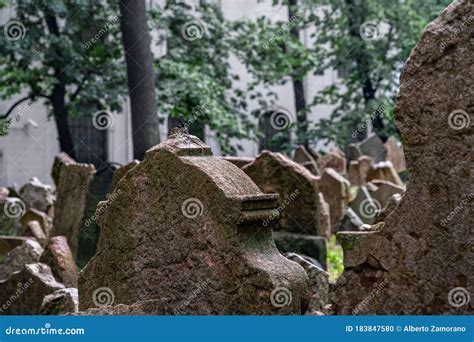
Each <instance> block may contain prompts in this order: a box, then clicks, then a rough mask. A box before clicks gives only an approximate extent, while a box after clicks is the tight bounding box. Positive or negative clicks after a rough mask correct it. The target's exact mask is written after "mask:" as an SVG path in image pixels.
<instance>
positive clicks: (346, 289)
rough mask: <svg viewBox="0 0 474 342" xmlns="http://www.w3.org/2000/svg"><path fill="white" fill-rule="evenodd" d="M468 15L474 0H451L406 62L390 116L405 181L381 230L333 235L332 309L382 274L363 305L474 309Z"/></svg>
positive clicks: (424, 310)
mask: <svg viewBox="0 0 474 342" xmlns="http://www.w3.org/2000/svg"><path fill="white" fill-rule="evenodd" d="M473 13H474V3H473V2H472V1H467V0H460V1H455V2H453V3H452V4H451V5H450V6H449V7H448V8H447V9H445V10H444V11H443V13H442V14H441V15H440V16H439V17H438V18H437V19H436V20H435V21H433V22H431V23H430V24H429V25H428V26H427V28H426V30H425V32H424V33H423V34H422V37H421V39H420V41H419V42H418V44H417V45H416V46H415V48H414V49H413V51H412V53H411V55H410V58H409V59H408V61H407V63H406V64H405V66H404V70H403V73H402V75H401V86H400V93H399V95H398V98H397V104H396V106H395V110H394V116H395V123H396V125H397V128H398V129H399V131H400V134H401V137H402V140H403V142H404V149H405V155H406V161H407V167H408V170H409V172H410V182H409V185H408V187H407V191H406V192H405V193H404V195H403V197H402V199H401V202H400V204H399V205H398V206H397V207H396V209H395V210H394V211H393V212H392V213H391V214H390V215H388V217H387V218H386V219H385V221H384V222H385V225H384V226H383V228H382V229H380V230H379V231H375V232H372V231H370V232H350V233H349V232H347V233H339V234H338V238H339V241H341V244H342V247H343V249H344V267H345V271H344V273H343V275H342V277H341V278H343V279H344V281H345V283H344V286H339V287H337V289H336V293H335V303H334V304H335V310H336V313H338V314H348V313H350V312H352V310H354V309H355V308H357V306H358V305H359V303H361V302H363V301H364V299H365V298H367V296H369V295H371V293H372V291H373V288H374V287H373V284H374V283H375V284H380V283H381V282H382V281H384V280H387V281H386V282H387V286H386V287H384V289H383V290H381V291H379V292H378V293H377V295H376V296H372V299H371V301H370V303H369V304H368V305H367V306H366V310H365V312H364V313H366V314H417V315H422V314H423V315H437V314H438V315H439V314H444V315H447V314H458V315H460V314H464V315H469V314H472V313H473V312H474V301H473V298H474V296H472V294H473V293H474V267H473V265H474V248H473V247H474V240H473V239H472V236H473V234H474V230H473V229H474V228H473V227H474V224H473V216H472V193H471V192H470V190H469V188H467V187H466V184H471V183H472V182H470V180H471V179H472V146H473V145H474V141H473V140H474V139H473V137H474V134H473V133H474V132H473V125H472V123H471V124H469V121H470V120H472V111H473V108H474V103H473V97H472V96H469V95H468V93H467V90H466V89H469V88H470V87H472V79H473V78H474V67H473V66H474V63H473V56H474V44H472V35H473V33H474V31H473V27H472V25H471V26H469V25H467V26H466V18H469V17H470V16H472V14H473ZM461 28H462V29H461ZM442 44H445V45H446V48H444V49H440V45H442ZM456 115H457V117H456V118H455V117H454V116H456Z"/></svg>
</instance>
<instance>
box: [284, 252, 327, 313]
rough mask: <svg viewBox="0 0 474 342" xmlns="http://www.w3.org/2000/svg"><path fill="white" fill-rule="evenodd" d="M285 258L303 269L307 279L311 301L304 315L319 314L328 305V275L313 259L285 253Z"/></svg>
mask: <svg viewBox="0 0 474 342" xmlns="http://www.w3.org/2000/svg"><path fill="white" fill-rule="evenodd" d="M285 256H286V257H287V258H288V259H290V260H291V261H294V262H296V263H298V264H299V265H300V266H302V267H303V268H304V270H305V271H306V273H307V274H308V278H309V287H310V291H311V300H310V302H309V306H308V311H307V313H306V314H309V315H313V314H315V313H317V312H321V311H323V310H324V309H325V307H326V306H327V305H328V304H329V300H330V298H329V288H330V286H329V273H328V272H326V271H325V270H324V269H323V268H322V267H321V265H320V264H319V263H318V262H317V261H316V260H314V259H312V258H310V257H307V256H304V255H299V254H296V253H286V254H285Z"/></svg>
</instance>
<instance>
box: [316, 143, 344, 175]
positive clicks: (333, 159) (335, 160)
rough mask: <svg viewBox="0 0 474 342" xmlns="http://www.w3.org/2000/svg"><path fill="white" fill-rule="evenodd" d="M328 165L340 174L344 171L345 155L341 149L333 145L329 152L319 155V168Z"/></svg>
mask: <svg viewBox="0 0 474 342" xmlns="http://www.w3.org/2000/svg"><path fill="white" fill-rule="evenodd" d="M328 167H330V168H332V169H334V170H336V171H337V172H338V173H341V174H342V173H345V172H346V156H345V154H344V152H343V151H342V150H341V149H339V148H337V147H334V148H333V149H332V150H331V152H330V153H328V154H326V155H324V156H322V157H321V169H324V168H328Z"/></svg>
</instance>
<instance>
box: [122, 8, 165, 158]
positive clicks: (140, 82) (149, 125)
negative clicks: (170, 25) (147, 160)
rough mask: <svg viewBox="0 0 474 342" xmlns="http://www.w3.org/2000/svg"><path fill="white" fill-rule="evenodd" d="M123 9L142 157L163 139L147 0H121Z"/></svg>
mask: <svg viewBox="0 0 474 342" xmlns="http://www.w3.org/2000/svg"><path fill="white" fill-rule="evenodd" d="M120 13H121V17H120V26H121V30H122V39H123V46H124V49H125V60H126V62H127V76H128V89H129V96H130V103H131V110H132V129H133V133H132V139H133V155H134V158H136V159H139V160H143V157H144V156H145V152H146V150H148V149H149V148H150V147H152V146H154V145H156V144H157V143H159V141H160V134H159V127H158V126H159V120H158V115H157V105H156V94H155V80H154V77H153V65H152V63H153V57H152V54H151V47H150V44H151V38H150V34H149V32H148V23H147V13H146V7H145V0H120Z"/></svg>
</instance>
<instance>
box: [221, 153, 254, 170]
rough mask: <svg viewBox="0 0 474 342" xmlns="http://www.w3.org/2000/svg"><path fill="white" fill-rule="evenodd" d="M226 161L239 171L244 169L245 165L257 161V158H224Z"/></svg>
mask: <svg viewBox="0 0 474 342" xmlns="http://www.w3.org/2000/svg"><path fill="white" fill-rule="evenodd" d="M222 158H223V159H224V160H227V161H228V162H231V163H232V164H234V165H235V166H237V167H238V168H239V169H241V168H243V167H244V166H245V165H248V164H250V163H251V162H253V161H254V160H255V158H250V157H230V156H227V157H222Z"/></svg>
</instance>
